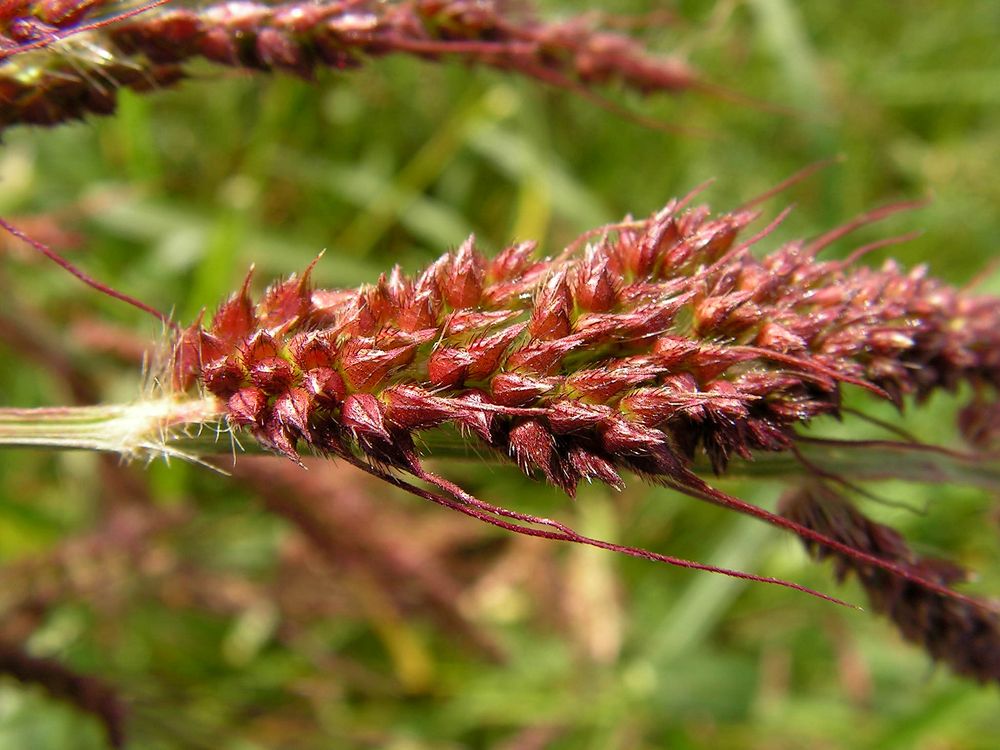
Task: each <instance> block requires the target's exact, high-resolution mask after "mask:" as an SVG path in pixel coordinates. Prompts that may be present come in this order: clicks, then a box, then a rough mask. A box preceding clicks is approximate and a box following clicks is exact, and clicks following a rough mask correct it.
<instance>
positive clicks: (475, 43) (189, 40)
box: [0, 0, 696, 127]
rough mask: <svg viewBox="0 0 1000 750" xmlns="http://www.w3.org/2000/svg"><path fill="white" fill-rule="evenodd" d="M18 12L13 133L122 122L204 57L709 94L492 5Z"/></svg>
mask: <svg viewBox="0 0 1000 750" xmlns="http://www.w3.org/2000/svg"><path fill="white" fill-rule="evenodd" d="M8 2H10V0H8ZM12 2H13V4H12V5H10V7H9V8H6V7H4V8H3V9H0V103H2V104H3V107H2V110H0V127H3V126H6V125H11V124H14V123H35V124H52V123H56V122H61V121H63V120H67V119H72V118H77V117H81V116H83V115H84V114H86V113H88V112H93V113H107V112H110V111H112V110H113V108H114V104H115V94H116V90H117V89H118V88H121V87H127V88H131V89H136V90H146V89H149V88H153V87H157V86H163V85H168V84H170V83H173V82H175V81H177V80H179V79H180V78H182V77H183V75H184V72H183V67H182V64H183V63H186V62H187V61H189V60H191V59H193V58H197V57H201V58H204V59H207V60H210V61H211V62H214V63H217V64H220V65H227V66H236V67H240V68H244V69H249V70H264V71H275V70H279V71H284V72H287V73H291V74H293V75H298V76H303V77H309V76H311V75H312V73H313V71H314V70H315V69H316V68H317V67H329V68H334V69H346V68H353V67H357V66H359V65H361V64H362V62H363V61H364V59H365V58H367V57H371V56H378V55H385V54H389V53H400V52H401V53H406V54H412V55H418V56H420V57H423V58H425V59H438V58H440V57H443V56H447V57H453V58H456V59H461V60H464V61H466V62H468V63H472V64H479V65H486V66H490V67H495V68H501V69H504V70H512V71H516V72H518V73H521V74H524V75H528V76H531V77H534V78H537V79H540V80H542V81H545V82H548V83H552V84H555V85H558V86H564V87H578V86H588V85H591V84H600V83H607V82H609V81H618V82H621V83H622V84H624V85H626V86H628V87H631V88H635V89H638V90H640V91H643V92H650V91H675V90H679V89H684V88H689V87H691V86H693V85H695V82H696V79H695V76H694V74H693V73H692V71H691V70H690V69H689V68H688V67H687V66H686V65H685V64H683V63H682V62H680V61H679V60H676V59H669V58H658V57H652V56H650V55H649V54H647V53H646V52H645V51H644V50H643V49H642V48H641V47H640V46H639V45H638V44H637V43H636V42H634V41H632V40H631V39H629V38H627V37H624V36H621V35H618V34H614V33H608V32H598V31H594V30H592V29H591V28H589V27H588V25H587V24H585V23H584V22H583V21H582V20H580V19H574V20H569V21H566V22H562V23H550V24H546V23H540V22H536V21H532V20H513V19H512V18H511V17H508V14H506V13H504V12H503V11H502V10H501V9H500V8H499V7H498V4H497V3H494V2H481V1H479V0H399V1H398V2H391V3H390V2H377V1H376V0H325V1H323V2H286V3H276V4H272V3H262V2H248V1H243V0H238V1H234V2H222V3H214V4H213V3H208V4H206V5H204V6H202V7H197V8H196V7H189V6H182V7H176V6H175V4H173V3H171V2H169V0H162V2H164V4H163V5H162V7H156V8H151V9H150V10H147V11H145V12H141V13H133V12H126V13H123V14H122V15H123V16H127V17H122V18H120V19H116V18H115V17H114V16H112V17H109V18H104V19H102V20H101V21H98V22H93V18H94V17H95V16H96V15H98V14H100V13H107V12H108V11H109V10H111V11H113V10H114V9H116V8H120V7H121V6H122V4H121V3H120V2H117V1H109V0H74V1H73V2H68V0H12ZM81 30H86V32H87V33H85V34H78V33H77V32H79V31H81ZM39 47H44V49H36V48H39ZM32 50H34V51H32ZM15 55H17V58H16V59H15ZM5 59H6V60H7V61H6V63H5V62H4V60H5Z"/></svg>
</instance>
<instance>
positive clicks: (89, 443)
mask: <svg viewBox="0 0 1000 750" xmlns="http://www.w3.org/2000/svg"><path fill="white" fill-rule="evenodd" d="M223 415H224V406H223V404H222V403H221V402H220V401H218V400H217V399H215V398H211V397H207V398H206V397H197V396H176V397H165V398H159V399H152V400H147V401H143V400H140V401H136V402H135V403H131V404H109V405H100V406H64V407H47V408H37V409H16V408H0V448H2V447H5V446H6V447H34V448H45V449H55V450H92V451H103V452H110V453H117V454H119V455H121V456H123V457H124V458H129V459H131V458H147V459H149V458H155V457H158V456H164V457H170V456H176V457H179V458H184V459H187V460H191V461H200V460H202V459H206V458H208V457H210V456H217V455H221V454H229V453H233V452H234V448H235V452H240V453H243V452H259V451H261V450H262V449H261V448H260V447H259V446H258V445H257V443H256V441H254V440H252V439H249V440H245V441H243V442H242V443H239V442H234V441H233V440H231V439H229V438H228V437H225V436H224V433H226V432H228V431H229V428H228V426H227V425H226V422H225V420H224V417H223ZM421 440H422V443H423V445H424V447H425V449H426V452H427V454H428V455H430V456H433V457H435V458H450V459H456V458H468V459H471V460H476V461H480V462H481V461H482V460H483V456H482V454H481V453H480V452H479V451H473V449H472V446H470V445H469V443H468V441H467V440H465V439H464V438H463V437H462V436H461V435H459V433H458V432H457V431H455V430H453V429H452V430H449V429H447V428H444V429H438V430H431V431H429V432H426V433H423V434H421ZM797 447H798V451H799V453H800V454H801V456H802V457H803V458H804V459H805V460H806V461H807V462H808V463H809V464H811V465H812V466H814V467H816V468H817V469H818V470H820V471H821V472H825V473H827V474H829V475H836V476H837V477H841V478H843V479H846V480H848V481H850V482H865V481H880V480H885V479H901V480H904V481H912V482H924V483H929V484H940V483H954V484H964V485H969V486H974V487H981V488H984V489H988V490H994V491H1000V462H998V461H997V459H996V456H977V455H965V454H961V453H957V452H949V451H945V450H940V449H937V448H934V447H931V446H920V445H910V444H906V443H891V442H880V443H877V444H872V443H866V442H863V441H862V442H858V443H852V442H850V441H844V442H838V443H836V444H830V443H822V442H810V441H803V442H801V443H799V444H798V446H797ZM695 469H696V470H697V471H698V472H699V473H709V471H710V468H709V466H708V465H707V464H705V463H704V462H702V461H697V462H696V464H695ZM727 476H731V477H745V478H752V479H764V478H771V479H796V478H798V479H801V478H803V477H806V476H810V469H809V468H808V467H807V466H806V465H805V464H804V463H803V462H802V461H800V460H799V459H798V458H796V456H794V455H791V454H789V453H758V454H756V455H755V456H754V460H753V461H738V462H734V463H733V464H732V465H731V466H730V467H729V470H728V471H727Z"/></svg>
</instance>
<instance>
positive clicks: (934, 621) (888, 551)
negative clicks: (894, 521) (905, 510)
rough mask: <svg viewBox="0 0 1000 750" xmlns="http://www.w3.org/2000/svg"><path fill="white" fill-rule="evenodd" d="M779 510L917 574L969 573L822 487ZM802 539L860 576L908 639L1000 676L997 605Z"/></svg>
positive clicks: (984, 674)
mask: <svg viewBox="0 0 1000 750" xmlns="http://www.w3.org/2000/svg"><path fill="white" fill-rule="evenodd" d="M781 512H782V514H783V515H784V516H785V517H787V518H789V519H792V520H794V521H796V522H797V523H801V524H802V525H804V526H806V527H807V528H810V529H814V530H816V531H819V532H821V533H823V534H826V535H829V536H831V537H833V538H835V539H839V540H841V541H843V542H844V543H845V544H849V545H851V546H852V547H856V548H858V549H861V550H865V551H867V552H870V553H871V554H874V555H876V556H878V557H880V558H882V559H885V560H891V561H894V562H896V563H898V564H900V565H904V566H906V567H907V568H909V569H911V570H912V571H913V572H915V573H917V574H918V575H920V577H922V578H927V579H930V580H934V581H938V582H940V583H942V584H944V585H951V584H953V583H956V582H959V581H964V580H965V579H966V578H967V574H966V572H965V571H964V570H962V569H961V568H959V567H958V566H956V565H955V564H954V563H951V562H948V561H946V560H938V559H933V558H926V557H921V556H919V555H917V554H916V553H914V552H913V551H912V550H911V549H910V548H909V547H908V546H907V545H906V542H905V541H904V540H903V538H902V536H900V534H899V533H898V532H897V531H896V530H895V529H892V528H890V527H888V526H885V525H883V524H880V523H876V522H875V521H872V520H871V519H870V518H867V517H865V515H864V514H862V513H861V511H859V510H858V509H857V508H855V507H854V506H853V505H852V504H851V503H850V502H849V501H848V500H847V499H845V498H843V497H841V496H839V495H837V494H835V493H834V492H832V491H831V490H830V489H829V488H827V487H823V486H813V487H807V488H803V489H800V490H797V491H795V492H793V493H791V494H789V495H788V496H786V497H785V498H783V500H782V503H781ZM806 546H807V548H808V549H809V551H810V552H811V553H812V554H813V556H814V557H816V558H817V559H820V560H823V559H825V558H827V557H832V558H833V560H834V564H835V566H836V573H837V577H838V578H839V579H841V580H843V579H844V578H847V577H848V576H850V575H851V574H854V575H855V576H857V579H858V581H859V582H860V583H861V585H862V586H863V587H864V589H865V591H866V593H867V594H868V598H869V600H870V601H871V603H872V607H873V608H874V609H875V610H876V611H877V612H881V613H883V614H885V615H886V616H887V617H888V618H889V619H891V620H892V621H893V622H894V623H895V624H896V626H897V627H898V628H899V630H900V632H901V633H902V635H903V637H905V638H906V639H907V640H909V641H912V642H914V643H918V644H920V645H922V646H923V647H924V648H925V649H926V650H927V652H928V653H929V654H930V655H931V656H932V657H933V658H934V659H936V660H938V661H942V662H944V663H946V664H948V666H950V667H951V668H952V669H953V670H955V672H957V673H958V674H960V675H963V676H966V677H972V678H974V679H977V680H979V681H980V682H996V683H998V684H1000V616H998V615H997V614H996V612H992V611H988V610H987V609H985V608H983V607H972V606H969V605H968V604H967V603H966V602H961V601H956V600H955V599H952V598H949V597H944V596H941V595H940V594H938V593H935V592H933V591H928V590H927V589H926V588H924V587H923V586H918V585H915V584H914V583H913V582H911V581H908V580H906V579H903V578H900V577H899V576H894V575H891V574H889V573H886V571H884V570H880V569H878V568H875V567H872V566H870V565H864V564H858V562H857V561H856V560H854V559H852V558H850V557H847V556H845V555H842V554H839V553H837V552H831V551H830V550H829V549H828V548H824V547H821V546H818V545H816V544H814V543H812V542H808V541H807V542H806Z"/></svg>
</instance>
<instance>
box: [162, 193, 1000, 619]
mask: <svg viewBox="0 0 1000 750" xmlns="http://www.w3.org/2000/svg"><path fill="white" fill-rule="evenodd" d="M684 206H685V201H675V202H672V203H671V204H670V205H668V206H667V207H666V208H665V209H663V210H662V211H660V212H658V213H656V214H655V215H653V216H651V217H650V218H648V219H646V220H644V221H628V222H625V223H622V224H620V225H617V226H615V227H608V228H604V229H603V230H598V231H596V232H591V233H588V234H587V235H584V236H583V237H581V238H579V239H578V240H577V241H576V242H574V243H573V244H572V245H570V246H569V247H568V248H567V249H566V250H564V251H563V252H562V253H561V254H560V255H559V256H558V257H556V258H543V257H539V254H538V252H537V250H536V246H535V244H534V243H530V242H527V243H521V244H517V245H513V246H511V247H508V248H507V249H505V250H504V251H503V252H501V253H500V254H499V255H498V256H496V257H495V258H493V259H492V260H488V259H487V258H485V257H483V256H482V255H481V254H480V253H479V252H478V251H477V250H476V248H475V243H474V240H473V239H472V238H470V239H469V240H468V241H466V242H465V243H464V244H463V245H462V246H461V247H459V248H458V249H457V250H455V251H454V252H450V253H447V254H446V255H443V256H442V257H441V258H439V259H438V260H437V261H436V262H434V263H433V264H431V265H430V266H429V267H428V268H426V269H425V270H424V271H423V272H422V273H419V274H417V275H415V276H412V277H409V276H406V275H404V274H402V273H401V272H400V271H399V269H398V268H397V269H395V270H393V271H392V273H391V274H389V275H388V276H384V275H383V276H382V277H380V278H379V280H378V281H377V283H375V284H373V285H365V286H362V287H360V288H358V289H349V290H322V289H313V288H312V286H311V284H310V273H309V271H308V270H307V272H306V273H305V274H304V275H303V276H301V277H296V276H292V277H291V278H289V279H287V280H286V281H284V282H281V283H278V284H275V285H273V286H271V287H270V288H269V289H268V290H267V292H266V293H265V294H264V296H263V299H261V300H260V301H259V302H257V303H256V304H255V303H254V302H253V301H252V300H251V297H250V281H251V280H250V277H249V276H248V277H247V279H246V281H245V282H244V284H243V286H242V288H241V289H240V290H239V291H238V292H237V293H235V294H234V295H233V296H232V297H231V298H230V299H229V300H228V301H227V302H225V303H224V304H223V305H222V306H221V307H220V308H219V309H218V311H217V312H216V313H215V316H214V318H213V320H212V322H211V324H210V325H209V326H207V327H205V326H203V325H202V321H201V320H198V321H196V322H195V323H194V324H193V325H192V326H191V327H189V328H187V329H185V330H183V331H181V332H180V333H179V334H178V336H177V338H176V341H175V343H174V346H173V350H172V356H171V377H172V381H173V386H174V388H175V389H176V390H178V391H187V390H190V389H192V388H194V387H195V386H199V387H201V388H203V389H204V390H206V391H208V392H209V393H210V394H212V395H214V396H215V397H216V398H217V399H218V400H219V402H220V403H221V404H222V405H223V406H222V411H223V412H224V413H225V414H226V417H227V419H228V421H229V423H230V425H231V426H232V427H233V428H234V429H246V430H249V431H250V432H251V433H252V434H253V435H254V436H255V437H256V439H257V440H258V441H259V442H260V443H261V444H262V445H263V446H265V447H267V448H269V449H271V450H274V451H276V452H278V453H281V454H284V455H286V456H288V457H289V458H291V459H293V460H296V461H297V460H298V456H299V453H298V452H299V450H300V449H303V448H305V447H307V448H309V449H310V450H312V451H315V452H318V453H320V454H325V455H333V456H338V457H341V458H343V459H345V460H347V461H349V462H351V463H353V464H354V465H356V466H358V467H360V468H362V469H364V470H365V471H369V472H371V473H373V474H375V475H377V476H379V477H381V478H382V479H385V480H386V481H389V482H391V483H393V484H396V485H397V486H399V487H402V488H403V489H406V490H407V491H409V492H412V493H414V494H417V495H419V496H421V497H424V498H425V499H428V500H431V501H433V502H436V503H439V504H442V505H445V506H447V507H451V508H453V509H456V510H459V511H461V512H463V513H466V514H468V515H470V516H474V517H476V518H479V519H480V520H484V521H486V522H488V523H493V524H495V525H498V526H502V527H503V528H507V529H511V530H515V531H519V532H521V533H530V534H533V535H536V536H544V537H546V538H551V539H561V540H564V541H571V542H578V543H585V544H592V545H595V546H601V547H604V548H607V549H614V550H616V551H619V552H625V553H626V554H631V555H635V556H639V557H647V558H650V559H658V560H661V561H666V562H670V563H671V564H679V565H683V566H686V567H698V568H701V569H713V570H716V572H724V573H726V574H727V575H736V576H738V577H744V578H752V579H754V580H762V579H760V578H759V577H755V576H750V575H749V574H742V573H739V572H735V571H728V570H722V571H720V570H719V569H715V568H708V567H707V566H704V565H701V564H698V563H692V562H690V561H683V560H680V561H678V560H677V559H676V558H669V559H668V558H667V557H666V556H663V555H656V554H655V553H649V552H647V551H645V550H638V549H635V548H624V547H621V546H619V545H611V544H610V543H606V542H601V541H599V540H593V539H589V538H586V537H582V536H580V535H579V534H577V533H576V532H574V531H572V529H569V528H568V527H565V526H563V525H562V524H558V523H556V522H554V521H551V520H549V519H540V518H537V517H535V516H527V515H524V514H518V513H514V512H513V511H509V510H506V509H504V508H502V507H499V506H494V505H490V504H488V503H485V502H483V501H481V500H479V499H478V498H475V497H474V496H472V495H470V494H469V493H467V492H465V491H464V490H463V489H462V488H460V487H458V486H457V485H455V484H453V483H451V482H449V481H448V480H446V479H443V478H441V477H439V476H436V475H434V474H432V473H430V472H428V471H427V470H426V469H425V468H424V467H423V465H422V458H423V456H424V454H425V453H426V449H425V448H424V447H421V446H423V445H424V444H423V443H421V442H418V441H417V440H416V439H415V438H416V436H417V435H418V434H419V433H421V432H425V431H428V430H432V429H435V428H439V427H442V426H444V425H451V426H452V427H454V428H457V430H458V431H459V432H460V433H461V434H463V435H465V436H466V439H467V440H468V442H469V443H470V444H477V445H478V446H479V447H481V448H486V449H489V450H491V451H492V452H493V453H494V454H495V455H497V456H500V457H502V458H505V459H507V460H509V461H511V462H513V463H515V464H516V465H517V466H518V467H520V469H521V470H522V471H523V472H524V473H526V474H528V475H529V476H534V477H540V478H544V479H545V480H547V481H548V482H550V483H552V484H554V485H556V486H558V487H560V488H562V489H563V490H564V491H565V492H567V493H568V494H570V495H572V494H573V493H574V491H575V489H576V487H577V484H578V483H579V482H580V480H581V479H586V480H588V481H592V480H598V481H600V482H604V483H606V484H609V485H611V486H613V487H621V486H622V485H623V479H622V476H621V473H622V472H623V471H629V472H633V473H637V474H639V475H641V476H644V477H646V478H649V479H651V480H653V481H657V482H660V483H663V484H665V485H667V486H670V487H673V488H675V489H677V490H679V491H681V492H684V493H686V494H689V495H692V496H695V497H698V498H701V499H706V500H709V501H711V502H714V503H717V504H720V505H722V506H724V507H727V508H730V509H733V510H736V511H738V512H741V513H746V514H749V515H752V516H755V517H757V518H760V519H763V520H765V521H767V522H768V523H771V524H773V525H776V526H779V527H781V528H784V529H786V530H789V531H791V532H793V533H795V534H797V535H799V536H800V537H802V538H803V539H806V540H808V541H811V542H813V543H816V544H818V545H820V546H822V547H824V548H827V549H830V550H831V551H833V552H836V553H839V554H843V555H845V556H846V557H848V558H850V559H853V560H855V561H856V562H857V563H858V564H868V565H871V566H873V567H875V568H878V569H881V570H883V571H885V572H886V573H887V574H891V575H894V576H899V577H902V578H903V579H906V580H908V581H910V582H912V583H914V584H915V585H918V586H922V587H925V588H926V589H927V590H929V591H931V592H935V593H937V594H939V595H941V596H944V597H951V598H954V599H955V600H956V601H960V602H963V603H965V604H967V605H969V606H972V607H978V606H983V605H982V604H981V603H979V602H976V601H974V600H972V599H970V598H969V597H965V596H963V595H961V594H959V593H957V592H955V591H952V590H951V589H950V588H949V587H948V585H947V584H946V583H942V582H941V581H940V580H937V579H936V578H925V577H922V576H921V575H920V571H919V570H916V569H913V568H912V567H907V566H906V565H900V564H896V563H895V562H894V561H892V560H887V559H885V558H882V557H879V556H878V555H877V554H874V553H871V552H868V551H865V550H864V549H856V548H854V547H852V546H850V544H848V543H845V542H842V541H839V540H838V539H836V538H834V537H832V536H830V535H827V534H824V533H822V532H819V531H816V530H813V529H811V528H808V527H807V526H804V525H803V524H800V523H797V522H795V521H792V520H789V519H787V518H783V517H781V516H778V515H776V514H773V513H771V512H769V511H767V510H765V509H763V508H760V507H758V506H755V505H752V504H750V503H746V502H744V501H741V500H739V499H738V498H735V497H732V496H730V495H727V494H725V493H723V492H721V491H719V490H718V489H716V488H714V487H711V486H710V485H709V484H708V483H706V482H705V481H704V480H703V479H701V478H700V477H699V476H697V474H695V473H694V471H693V470H692V463H693V461H694V459H695V458H696V456H697V455H698V454H699V453H704V454H706V455H707V456H708V458H709V459H710V461H711V463H712V465H713V467H714V468H715V470H716V472H722V471H724V470H725V469H726V467H727V464H728V462H729V461H730V459H731V458H732V457H734V456H739V457H742V458H744V459H752V457H753V454H754V452H755V451H785V450H790V451H793V452H795V453H796V455H798V454H797V450H796V432H795V428H796V426H798V425H801V424H804V423H807V422H809V421H810V420H812V419H813V418H814V417H817V416H820V415H826V414H836V413H838V410H839V408H840V400H841V399H840V395H841V389H842V386H843V385H844V384H854V385H857V386H860V387H863V388H866V389H868V390H869V391H872V392H873V393H875V394H876V395H878V396H880V397H883V398H886V399H890V400H892V401H894V402H896V403H901V401H900V400H901V399H902V398H903V397H904V396H906V395H910V394H912V395H914V396H916V397H917V398H921V397H924V396H926V395H927V394H929V393H930V392H931V391H933V390H934V389H936V388H952V387H954V386H956V385H957V384H958V383H960V382H967V383H971V384H973V386H975V388H976V390H977V392H978V396H977V398H978V399H980V400H983V399H987V398H993V397H995V394H996V388H997V385H998V384H1000V327H998V326H997V325H996V322H997V321H996V317H997V315H996V311H997V310H998V309H1000V302H998V301H997V300H995V299H992V298H986V297H972V296H967V295H964V294H961V293H959V292H958V291H956V290H955V289H953V288H951V287H949V286H947V285H945V284H943V283H941V282H939V281H936V280H934V279H931V278H928V277H926V275H925V273H924V271H923V270H921V269H916V270H914V271H911V272H909V273H903V272H901V271H900V270H899V269H898V268H897V267H896V265H895V264H893V263H891V262H890V263H887V264H885V265H884V266H883V267H882V268H881V269H878V270H874V269H869V268H860V267H853V266H852V265H851V263H850V261H827V262H821V261H819V260H817V259H816V257H815V255H816V253H817V252H818V251H819V250H820V249H822V248H823V247H824V246H825V245H826V244H828V242H829V241H831V240H832V239H833V238H835V237H837V236H839V235H841V234H843V231H844V230H835V231H834V232H833V233H831V234H829V235H827V236H825V237H822V238H820V239H819V240H816V241H814V242H813V243H811V244H809V243H804V242H792V243H789V244H786V245H784V246H782V247H781V248H779V249H778V250H776V251H775V252H773V253H771V254H770V255H767V256H765V257H763V258H759V259H758V258H756V257H754V256H753V255H752V254H751V252H750V250H751V247H752V246H753V245H754V244H755V243H756V242H757V241H758V240H759V239H760V238H761V237H762V236H764V235H766V234H767V233H768V232H769V231H770V230H771V228H772V227H767V228H766V229H764V230H763V231H762V232H760V233H758V235H757V236H754V237H751V238H749V239H747V240H744V241H739V235H740V233H741V231H742V230H743V229H744V228H745V227H746V226H747V225H748V224H750V223H751V222H752V221H753V220H754V219H755V218H756V213H755V212H752V211H738V212H735V213H730V214H723V215H720V216H714V217H713V216H712V215H711V213H710V211H709V210H708V209H707V208H706V207H699V208H694V209H685V207H684ZM875 215H876V216H877V215H880V212H876V214H875ZM869 218H871V217H869ZM588 243H589V244H588ZM310 270H311V268H310ZM398 472H403V473H406V474H410V475H412V476H414V477H416V478H418V479H420V480H423V481H426V482H429V483H430V484H432V485H434V486H435V487H436V488H437V489H438V490H441V491H442V493H443V494H438V493H436V492H428V491H427V490H424V489H421V488H419V487H418V486H416V485H412V484H409V483H408V482H406V481H405V480H403V479H402V478H400V477H399V476H398ZM513 521H519V522H525V523H529V524H542V525H543V526H545V527H547V528H546V529H544V530H540V529H535V528H530V527H525V526H523V525H518V524H516V523H513ZM771 582H775V583H780V584H782V585H791V586H793V587H796V586H795V585H794V584H788V583H787V582H784V581H776V580H773V579H771ZM797 588H801V587H797ZM812 593H815V592H812Z"/></svg>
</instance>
